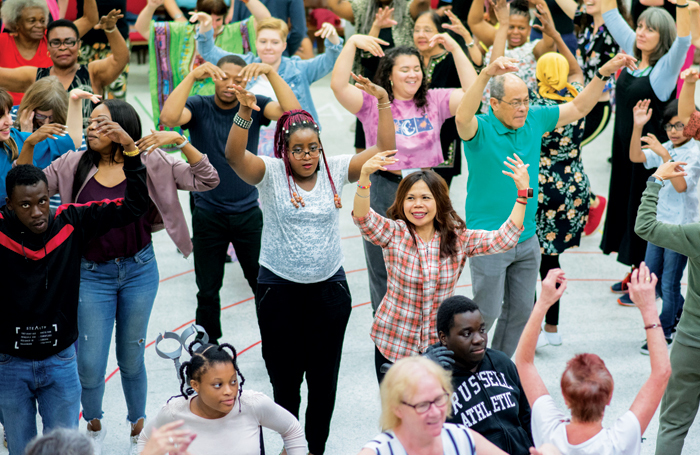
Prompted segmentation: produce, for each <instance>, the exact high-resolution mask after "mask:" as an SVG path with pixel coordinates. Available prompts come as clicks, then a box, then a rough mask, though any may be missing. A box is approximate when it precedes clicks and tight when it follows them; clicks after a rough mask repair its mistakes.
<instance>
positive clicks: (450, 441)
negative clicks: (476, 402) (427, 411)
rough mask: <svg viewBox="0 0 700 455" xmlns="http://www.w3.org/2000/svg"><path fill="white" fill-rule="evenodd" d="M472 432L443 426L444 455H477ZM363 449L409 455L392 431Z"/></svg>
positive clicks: (379, 452) (453, 424)
mask: <svg viewBox="0 0 700 455" xmlns="http://www.w3.org/2000/svg"><path fill="white" fill-rule="evenodd" d="M470 431H471V430H469V429H468V428H467V427H465V426H464V425H460V424H456V423H445V424H443V426H442V433H441V435H440V437H441V438H442V453H443V455H476V447H475V446H474V439H472V435H471V433H470ZM363 448H364V449H370V450H373V451H374V452H375V453H376V454H377V455H408V453H407V452H406V449H404V447H403V445H401V442H400V441H399V439H398V438H397V437H396V435H395V434H394V432H393V431H391V430H389V431H386V432H384V433H381V434H379V435H378V436H377V437H375V438H374V439H372V440H371V441H369V442H368V443H367V444H365V446H364V447H363Z"/></svg>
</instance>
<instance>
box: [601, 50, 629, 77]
mask: <svg viewBox="0 0 700 455" xmlns="http://www.w3.org/2000/svg"><path fill="white" fill-rule="evenodd" d="M636 62H637V59H636V58H634V57H632V56H631V55H627V54H622V53H620V54H617V55H616V56H615V57H613V58H611V59H610V60H608V61H607V62H606V63H605V65H603V66H601V67H600V68H598V71H599V72H600V74H602V75H603V76H612V75H613V74H615V72H617V70H619V69H620V68H623V67H626V68H628V69H629V70H630V71H634V70H636V69H637V64H636Z"/></svg>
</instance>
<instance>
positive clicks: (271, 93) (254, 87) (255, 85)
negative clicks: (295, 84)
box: [248, 75, 277, 157]
mask: <svg viewBox="0 0 700 455" xmlns="http://www.w3.org/2000/svg"><path fill="white" fill-rule="evenodd" d="M248 91H250V93H253V94H255V95H262V96H266V97H268V98H270V99H271V100H272V101H277V94H276V93H275V90H274V89H273V88H272V85H271V84H270V81H269V80H268V79H267V77H265V76H264V75H262V76H260V77H258V78H257V79H255V80H254V81H253V82H252V83H250V84H249V85H248ZM276 129H277V121H276V120H270V124H269V125H267V126H261V127H260V140H259V141H258V153H257V155H258V156H270V157H274V156H275V130H276Z"/></svg>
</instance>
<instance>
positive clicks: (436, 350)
mask: <svg viewBox="0 0 700 455" xmlns="http://www.w3.org/2000/svg"><path fill="white" fill-rule="evenodd" d="M454 355H455V353H454V352H452V351H450V350H449V349H447V348H446V347H445V346H443V345H441V344H440V343H439V342H438V343H435V344H431V345H430V346H428V349H426V350H425V352H424V353H423V357H425V358H428V359H430V360H432V361H433V362H435V363H438V364H439V365H440V366H441V367H443V368H444V369H446V370H452V366H453V365H454V364H455V359H453V358H452V357H454Z"/></svg>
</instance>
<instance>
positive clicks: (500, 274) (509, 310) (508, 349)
mask: <svg viewBox="0 0 700 455" xmlns="http://www.w3.org/2000/svg"><path fill="white" fill-rule="evenodd" d="M634 62H635V59H634V58H633V57H631V56H629V55H623V54H619V55H617V56H616V57H615V58H614V59H612V60H610V61H609V62H608V63H606V64H605V65H603V66H601V67H600V68H599V69H598V72H597V73H596V76H597V77H595V78H594V79H593V80H592V81H591V83H590V84H588V86H587V87H586V88H585V89H584V90H583V91H582V92H581V93H580V94H579V95H578V96H577V97H576V98H575V99H574V100H573V101H571V102H569V103H566V104H561V105H559V106H533V107H532V108H531V107H530V105H529V103H530V99H529V94H528V89H527V86H526V85H525V83H524V82H523V81H522V79H520V78H519V77H518V76H516V75H514V74H509V73H513V72H515V71H517V70H518V67H517V63H518V62H517V60H516V59H513V58H506V57H500V58H498V59H496V60H494V61H493V62H491V63H490V64H489V65H488V66H487V67H486V68H485V69H484V70H483V71H482V72H481V74H479V77H478V78H477V79H476V82H475V83H474V84H473V85H472V86H471V87H470V88H469V89H468V90H467V92H466V94H465V96H464V97H463V98H462V102H461V103H460V105H459V107H458V109H457V114H456V116H455V120H456V121H457V131H458V132H459V136H460V137H461V138H462V140H463V143H464V155H465V156H466V158H467V165H468V166H469V179H468V181H467V203H466V216H465V221H466V223H467V228H469V229H486V230H494V229H498V228H499V226H501V224H503V221H504V220H505V219H507V218H508V216H509V215H510V212H511V210H512V208H513V203H512V200H513V199H512V198H515V197H519V196H518V192H517V190H516V188H515V186H514V185H513V183H512V181H509V180H508V179H509V177H508V176H506V175H502V174H501V173H499V172H497V170H499V169H503V162H504V161H505V159H506V156H513V154H514V153H515V154H517V155H518V156H519V157H520V158H521V159H522V160H523V162H524V163H525V164H529V165H530V169H531V171H530V186H531V188H532V190H533V191H532V193H531V194H530V195H529V196H528V197H534V200H532V201H531V202H530V203H529V204H528V207H527V209H526V211H525V222H524V226H523V227H524V231H523V233H522V235H521V236H520V242H519V243H518V245H517V246H516V247H515V248H513V249H512V250H509V251H507V252H505V253H500V254H494V255H491V256H480V257H473V258H470V259H469V269H470V271H471V278H472V289H473V292H474V301H475V302H476V303H477V305H479V310H480V311H481V314H482V315H483V316H484V320H485V321H486V329H487V330H488V329H490V328H491V326H492V325H493V323H494V322H495V321H496V319H498V325H497V326H496V332H495V334H494V336H493V338H492V342H491V347H492V348H493V349H496V350H499V351H502V352H504V353H505V354H506V355H508V356H512V355H513V353H514V352H515V348H516V346H517V344H518V340H519V338H520V334H521V333H522V331H523V328H524V327H525V324H526V323H527V320H528V317H529V316H530V312H531V310H532V306H533V302H534V301H535V290H536V289H535V286H536V284H537V274H538V271H539V268H540V246H539V242H538V241H537V236H536V235H535V211H536V210H537V193H538V187H539V185H538V183H537V178H538V175H539V162H540V146H541V143H542V135H543V134H545V133H546V132H548V131H552V130H554V129H555V128H558V127H560V126H564V125H568V124H569V123H572V122H575V121H577V120H579V119H580V118H582V117H584V116H586V115H587V114H588V113H589V112H590V111H591V109H593V107H594V106H595V104H596V103H597V102H598V99H599V98H600V95H601V94H602V93H603V88H604V87H605V81H606V80H608V79H609V78H610V77H611V76H612V74H613V73H615V72H616V71H617V70H618V69H620V68H622V67H623V66H628V67H635V66H634ZM491 78H493V81H491V98H490V100H489V105H490V108H489V112H488V113H487V114H479V115H476V112H477V109H478V108H479V102H480V100H481V94H482V93H483V91H484V89H485V88H486V85H487V84H488V82H489V80H491ZM532 170H537V172H533V171H532ZM521 201H522V202H523V203H527V202H528V200H527V198H526V197H522V198H521Z"/></svg>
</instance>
